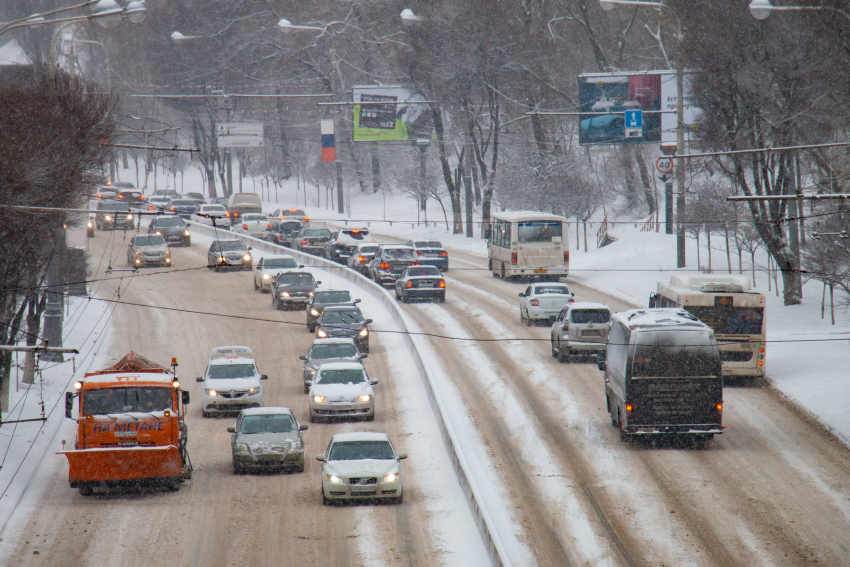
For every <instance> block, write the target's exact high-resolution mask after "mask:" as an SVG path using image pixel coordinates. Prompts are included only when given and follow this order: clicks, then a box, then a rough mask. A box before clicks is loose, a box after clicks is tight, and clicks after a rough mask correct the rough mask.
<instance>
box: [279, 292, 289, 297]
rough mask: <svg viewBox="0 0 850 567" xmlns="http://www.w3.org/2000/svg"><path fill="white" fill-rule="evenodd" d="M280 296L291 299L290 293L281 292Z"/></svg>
mask: <svg viewBox="0 0 850 567" xmlns="http://www.w3.org/2000/svg"><path fill="white" fill-rule="evenodd" d="M280 296H281V297H289V292H288V291H282V292H280Z"/></svg>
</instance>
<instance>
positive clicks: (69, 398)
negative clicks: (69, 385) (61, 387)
mask: <svg viewBox="0 0 850 567" xmlns="http://www.w3.org/2000/svg"><path fill="white" fill-rule="evenodd" d="M72 411H74V392H65V417H71V412H72Z"/></svg>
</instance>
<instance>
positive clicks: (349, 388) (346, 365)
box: [309, 362, 378, 422]
mask: <svg viewBox="0 0 850 567" xmlns="http://www.w3.org/2000/svg"><path fill="white" fill-rule="evenodd" d="M309 383H310V384H309V385H310V392H309V394H310V421H312V422H316V421H319V420H323V419H329V418H349V417H362V418H364V419H365V420H366V421H374V419H375V393H374V391H373V390H372V386H374V385H375V384H377V383H378V381H377V380H374V379H370V378H369V376H368V375H367V374H366V369H365V368H363V365H362V364H360V363H358V362H331V363H328V364H323V365H322V366H320V367H319V369H318V371H316V375H315V376H313V379H312V380H309Z"/></svg>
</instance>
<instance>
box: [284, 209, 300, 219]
mask: <svg viewBox="0 0 850 567" xmlns="http://www.w3.org/2000/svg"><path fill="white" fill-rule="evenodd" d="M280 213H281V214H282V215H283V216H286V215H289V216H291V217H303V216H306V215H305V214H304V211H302V210H301V209H288V210H284V211H281V212H280Z"/></svg>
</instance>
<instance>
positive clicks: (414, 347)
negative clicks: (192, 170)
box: [187, 221, 511, 567]
mask: <svg viewBox="0 0 850 567" xmlns="http://www.w3.org/2000/svg"><path fill="white" fill-rule="evenodd" d="M187 222H188V224H190V225H192V230H193V231H194V232H196V233H198V234H205V235H207V236H212V237H214V238H215V237H216V231H215V230H214V229H213V227H211V226H208V225H203V224H198V223H195V222H191V221H187ZM217 234H218V237H222V236H223V235H227V238H238V239H239V240H242V241H243V242H245V244H246V245H248V246H251V247H252V248H256V249H257V250H262V251H263V252H269V253H272V254H289V255H291V256H292V257H294V258H295V259H296V260H298V261H299V263H301V264H304V265H305V266H310V267H314V268H321V269H323V270H325V271H328V272H330V273H332V274H334V275H337V276H339V277H341V278H343V279H346V280H348V281H350V282H352V283H355V284H357V285H358V286H359V287H360V288H361V289H363V290H364V291H366V292H367V293H369V295H371V296H372V297H374V298H375V299H377V300H378V301H380V302H381V303H383V304H384V306H385V307H386V308H387V311H389V313H390V314H391V315H392V317H393V320H394V321H395V322H396V324H397V325H398V326H399V328H400V329H401V330H402V331H404V333H403V334H402V335H401V336H402V337H404V341H405V342H406V343H407V346H408V347H409V349H410V352H411V354H412V355H413V362H414V364H415V365H416V368H417V370H419V375H420V377H421V378H422V382H423V384H424V385H425V391H426V392H428V400H429V401H430V403H431V409H432V410H433V411H434V415H435V416H436V418H437V424H438V425H439V427H440V433H441V434H442V437H443V443H444V444H445V446H446V450H447V451H448V453H449V457H450V458H451V461H452V466H453V467H454V470H455V474H456V475H457V479H458V482H459V483H460V486H461V489H463V493H464V495H465V496H466V502H467V504H468V505H469V508H470V511H471V512H472V515H473V517H474V518H475V523H476V524H477V526H478V531H479V532H480V534H481V538H482V539H483V540H484V545H485V546H486V547H487V552H488V554H489V555H490V561H491V562H492V563H493V565H494V567H509V566H510V565H511V563H510V559H509V558H508V556H507V553H506V551H505V547H504V544H503V543H502V541H501V538H500V537H499V534H498V533H496V532H495V531H494V530H491V528H490V526H491V525H493V519H492V516H491V514H490V512H489V510H488V508H487V506H486V504H485V503H484V502H483V499H481V498H480V496H479V494H480V490H479V489H478V487H477V484H476V480H475V478H474V477H472V475H470V474H469V473H468V472H467V470H468V469H469V465H468V464H467V463H468V461H467V459H466V457H465V455H464V454H463V452H462V451H461V450H460V449H459V447H460V446H459V444H458V443H457V442H456V441H455V439H456V438H457V435H456V434H455V431H454V428H453V426H452V423H451V422H450V421H447V420H446V419H445V416H446V415H448V411H447V409H446V407H445V404H444V403H443V400H442V398H441V395H440V394H441V393H440V391H439V389H438V388H436V387H435V385H434V378H433V371H432V370H431V368H430V363H429V361H427V360H426V358H425V357H424V356H423V355H422V352H421V350H420V346H419V341H420V340H421V339H420V338H419V337H415V336H413V335H411V334H410V330H409V329H408V326H407V320H406V316H405V314H404V312H403V311H402V310H401V309H400V308H399V306H398V303H397V302H396V301H395V299H393V297H392V295H390V293H389V292H388V291H387V290H386V289H384V288H383V287H381V286H379V285H378V284H376V283H375V282H373V281H372V280H370V279H368V278H366V277H364V276H363V275H362V274H360V273H359V272H355V271H354V270H351V269H349V268H347V267H345V266H342V265H340V264H337V263H336V262H331V261H330V260H326V259H325V258H319V257H318V256H311V255H310V254H304V253H302V252H298V251H297V250H292V249H290V248H284V247H283V246H278V245H277V244H272V243H271V242H266V241H265V240H260V239H258V238H253V237H250V236H245V235H242V234H237V233H235V232H228V231H219V232H218V233H217Z"/></svg>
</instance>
